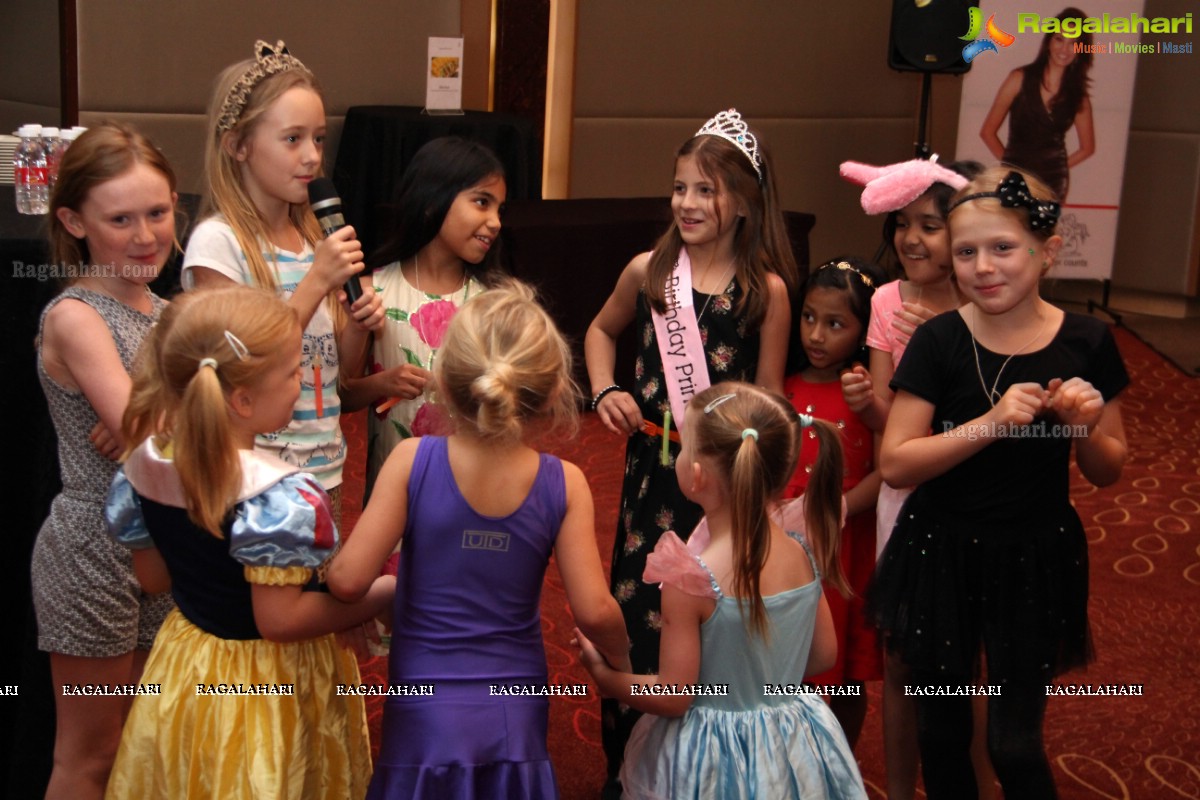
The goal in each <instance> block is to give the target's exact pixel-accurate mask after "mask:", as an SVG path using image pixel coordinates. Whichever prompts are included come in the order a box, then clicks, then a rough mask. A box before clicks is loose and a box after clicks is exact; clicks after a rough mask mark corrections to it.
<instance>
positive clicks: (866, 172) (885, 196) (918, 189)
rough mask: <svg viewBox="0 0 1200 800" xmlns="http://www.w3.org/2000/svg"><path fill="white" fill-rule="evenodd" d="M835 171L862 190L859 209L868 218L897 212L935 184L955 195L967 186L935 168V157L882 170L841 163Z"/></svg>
mask: <svg viewBox="0 0 1200 800" xmlns="http://www.w3.org/2000/svg"><path fill="white" fill-rule="evenodd" d="M839 171H840V172H841V175H842V177H843V178H845V179H846V180H848V181H850V182H851V183H857V184H858V185H859V186H863V187H865V188H864V189H863V193H862V207H863V211H866V212H867V213H868V214H883V213H885V212H888V211H899V210H900V209H902V208H904V207H905V206H906V205H908V204H909V203H911V202H912V201H913V200H916V199H917V198H918V197H920V196H921V195H923V194H925V192H927V191H929V187H930V186H933V185H934V184H935V183H944V184H946V185H947V186H949V187H950V188H952V189H954V190H955V191H958V190H959V189H961V188H963V187H964V186H966V185H967V183H968V181H967V179H966V178H964V177H963V176H962V175H959V174H958V173H957V172H955V171H954V170H951V169H946V168H945V167H943V166H941V165H940V164H938V163H937V156H936V155H935V156H933V157H932V158H931V159H929V160H928V161H926V160H925V159H922V158H914V159H913V160H912V161H901V162H900V163H898V164H889V165H887V166H886V167H875V166H872V165H870V164H860V163H859V162H857V161H843V162H842V166H841V169H840V170H839Z"/></svg>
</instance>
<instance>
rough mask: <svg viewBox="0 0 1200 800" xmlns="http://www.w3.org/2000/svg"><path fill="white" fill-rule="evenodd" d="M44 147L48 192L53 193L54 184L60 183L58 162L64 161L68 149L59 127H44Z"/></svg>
mask: <svg viewBox="0 0 1200 800" xmlns="http://www.w3.org/2000/svg"><path fill="white" fill-rule="evenodd" d="M42 147H43V149H45V151H46V178H47V181H46V188H47V194H52V193H53V192H54V184H56V183H58V162H60V161H62V154H63V151H64V150H65V149H66V145H65V143H64V142H63V139H62V136H61V134H59V132H58V128H42Z"/></svg>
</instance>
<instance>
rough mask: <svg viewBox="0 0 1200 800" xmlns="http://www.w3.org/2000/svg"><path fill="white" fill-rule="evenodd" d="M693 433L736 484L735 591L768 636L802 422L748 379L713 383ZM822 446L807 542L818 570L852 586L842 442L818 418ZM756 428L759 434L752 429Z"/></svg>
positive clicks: (808, 497) (695, 403)
mask: <svg viewBox="0 0 1200 800" xmlns="http://www.w3.org/2000/svg"><path fill="white" fill-rule="evenodd" d="M688 407H689V410H690V409H696V410H697V411H698V412H699V413H694V414H691V415H690V417H689V420H688V425H689V427H688V434H689V435H690V436H692V437H695V438H694V442H695V452H696V453H698V454H703V455H706V456H708V457H710V458H712V459H713V460H714V461H715V462H716V464H717V465H718V467H719V468H720V469H721V470H722V471H723V472H724V475H725V476H726V478H727V480H728V482H729V496H730V516H731V518H732V524H733V586H732V589H733V593H734V595H735V596H736V597H737V599H738V605H739V607H740V608H741V610H742V614H743V616H747V610H748V612H749V613H748V617H749V623H750V629H751V630H752V631H753V632H754V633H756V634H757V635H759V636H762V637H764V638H765V637H766V635H767V614H766V611H767V610H766V606H765V605H764V604H763V600H762V593H761V591H760V590H759V578H760V576H761V574H762V570H763V566H764V565H765V564H766V561H767V554H768V552H769V550H770V541H771V519H770V511H771V508H772V504H773V503H774V502H775V501H776V500H777V499H778V498H779V495H780V493H781V492H782V491H783V489H784V487H785V486H787V482H788V479H790V478H791V477H792V473H793V472H794V471H795V469H796V461H797V459H798V458H799V455H800V436H801V432H802V430H801V425H800V422H799V420H798V416H797V414H796V412H795V410H794V409H793V408H792V406H791V404H790V403H788V401H787V400H785V399H784V398H783V397H781V396H779V395H778V394H775V393H774V392H768V391H767V390H765V389H761V388H759V387H756V386H752V385H750V384H746V383H735V382H726V383H718V384H716V385H715V386H710V387H709V388H708V389H705V390H704V391H703V392H701V393H700V394H698V395H696V397H695V398H693V399H692V401H691V403H690V404H689V406H688ZM812 423H813V424H812V428H813V429H814V430H815V431H816V432H817V436H818V444H819V449H818V453H817V461H816V464H815V465H814V466H813V473H812V477H811V479H810V480H809V484H808V491H807V492H806V493H805V525H806V531H805V535H806V539H807V540H808V541H809V543H810V544H811V545H812V548H813V554H814V558H815V560H816V562H817V568H818V570H820V572H821V574H822V576H823V577H824V579H825V580H826V581H828V582H829V583H830V584H831V585H833V586H835V587H836V588H838V589H839V590H840V591H842V592H843V593H845V592H847V591H848V588H847V584H846V579H845V576H844V575H843V573H842V569H841V562H840V559H839V556H838V553H839V550H840V546H841V545H840V542H841V527H842V525H841V510H842V445H841V439H840V437H839V436H838V432H837V429H836V428H834V427H833V426H832V425H829V424H828V423H826V422H823V421H821V420H813V421H812ZM749 431H753V432H754V433H753V435H750V434H749V433H748V432H749Z"/></svg>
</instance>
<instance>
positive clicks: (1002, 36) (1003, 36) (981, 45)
mask: <svg viewBox="0 0 1200 800" xmlns="http://www.w3.org/2000/svg"><path fill="white" fill-rule="evenodd" d="M967 20H968V22H969V25H968V27H967V33H966V35H965V36H960V37H958V38H959V39H962V40H963V41H964V42H970V44H968V45H967V46H966V47H964V48H963V51H962V57H963V61H965V62H967V63H968V64H970V63H971V62H972V61H974V60H975V56H977V55H979V54H980V53H986V52H987V51H988V50H991V51H992V52H993V53H998V52H1000V51H999V50H998V49H997V47H996V46H997V45H999V46H1000V47H1008V46H1009V45H1010V44H1012V43H1013V42H1015V41H1016V40H1017V37H1015V36H1013V35H1012V34H1011V33H1008V32H1007V31H1003V30H1001V29H1000V28H999V27H998V26H997V25H996V15H995V14H992V15H991V16H990V17H988V21H987V25H986V26H985V25H984V24H983V12H982V11H980V10H979V7H978V6H973V7H971V8H968V9H967ZM985 29H986V33H987V35H986V36H980V35H979V34H980V33H981V32H983V31H984V30H985Z"/></svg>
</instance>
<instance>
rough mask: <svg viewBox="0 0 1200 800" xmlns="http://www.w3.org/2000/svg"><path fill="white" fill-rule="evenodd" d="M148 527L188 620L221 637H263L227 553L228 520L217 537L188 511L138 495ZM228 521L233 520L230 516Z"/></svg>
mask: <svg viewBox="0 0 1200 800" xmlns="http://www.w3.org/2000/svg"><path fill="white" fill-rule="evenodd" d="M138 500H139V502H140V503H141V507H142V517H143V518H144V519H145V521H146V528H147V530H149V531H150V536H151V538H152V539H153V540H154V546H155V547H156V548H158V552H159V553H160V554H161V555H162V558H163V561H165V562H166V565H167V571H168V572H170V573H171V596H172V597H174V598H175V605H177V606H179V611H180V613H182V614H183V615H184V616H185V617H187V618H188V621H189V622H191V623H192V624H193V625H195V626H196V627H197V628H200V629H201V630H203V631H205V632H207V633H211V634H212V635H213V636H219V637H220V638H222V639H261V638H262V635H261V634H260V633H259V632H258V626H257V625H255V623H254V607H253V605H252V604H251V600H250V583H249V582H247V581H246V578H245V576H244V568H243V566H242V564H241V563H240V562H238V561H237V560H236V559H234V557H233V556H232V555H231V554H230V552H229V546H230V542H231V541H232V538H231V537H230V535H229V529H230V527H231V525H230V524H226V525H224V526H223V531H222V532H223V533H224V534H225V538H224V539H218V538H217V537H215V536H213V535H212V534H211V533H209V532H208V531H206V530H204V529H202V528H200V527H199V526H198V525H196V524H195V523H194V522H192V521H191V520H190V519H188V515H187V511H186V510H185V509H182V508H178V507H176V506H167V505H162V504H161V503H156V502H154V501H153V500H151V499H149V498H148V497H145V496H143V495H139V496H138ZM231 519H232V518H231Z"/></svg>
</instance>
